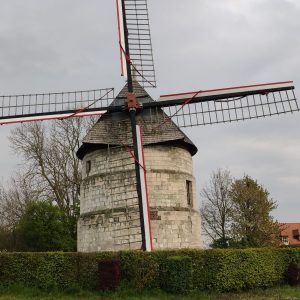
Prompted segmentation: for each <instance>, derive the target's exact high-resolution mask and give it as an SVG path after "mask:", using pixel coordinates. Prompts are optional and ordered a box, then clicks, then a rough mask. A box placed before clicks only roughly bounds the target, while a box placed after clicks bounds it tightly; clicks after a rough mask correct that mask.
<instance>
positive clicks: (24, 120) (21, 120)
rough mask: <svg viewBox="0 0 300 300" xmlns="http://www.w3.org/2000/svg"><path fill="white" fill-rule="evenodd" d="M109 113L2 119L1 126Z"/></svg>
mask: <svg viewBox="0 0 300 300" xmlns="http://www.w3.org/2000/svg"><path fill="white" fill-rule="evenodd" d="M106 112H107V111H106V110H101V111H93V112H79V113H71V114H70V113H68V114H57V115H45V116H36V117H22V118H10V119H4V120H3V119H2V120H1V119H0V125H6V124H17V123H28V122H36V121H49V120H62V119H68V118H80V117H90V116H101V115H104V114H105V113H106Z"/></svg>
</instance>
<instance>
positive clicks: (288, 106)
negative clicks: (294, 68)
mask: <svg viewBox="0 0 300 300" xmlns="http://www.w3.org/2000/svg"><path fill="white" fill-rule="evenodd" d="M294 89H295V87H294V85H293V82H292V81H285V82H277V83H268V84H259V85H248V86H242V87H233V88H225V89H215V90H206V91H198V92H191V93H181V94H172V95H165V96H162V97H160V99H159V101H157V102H155V104H154V103H146V104H144V108H145V107H149V108H150V109H154V108H155V107H156V108H157V107H161V108H163V110H164V112H165V114H166V115H167V117H166V119H170V120H172V121H173V122H175V123H176V125H177V126H179V127H192V126H200V125H211V124H218V123H227V122H233V121H243V120H248V119H254V118H263V117H267V116H273V115H280V114H285V113H293V112H296V111H299V106H298V103H297V100H296V96H295V93H294ZM156 108H155V109H156ZM166 121H167V120H166Z"/></svg>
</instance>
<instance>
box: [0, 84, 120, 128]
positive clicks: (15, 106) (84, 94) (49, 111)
mask: <svg viewBox="0 0 300 300" xmlns="http://www.w3.org/2000/svg"><path fill="white" fill-rule="evenodd" d="M113 99H114V89H113V88H107V89H97V90H84V91H76V92H60V93H41V94H27V95H10V96H0V124H1V125H3V124H11V123H20V122H29V121H39V120H51V119H65V118H70V117H84V116H91V115H101V114H104V113H105V112H106V109H105V107H108V106H109V105H110V103H111V101H112V100H113Z"/></svg>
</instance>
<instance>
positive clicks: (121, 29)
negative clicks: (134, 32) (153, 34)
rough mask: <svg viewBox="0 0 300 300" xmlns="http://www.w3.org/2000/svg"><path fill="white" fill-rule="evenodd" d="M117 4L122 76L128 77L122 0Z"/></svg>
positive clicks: (118, 0) (117, 1)
mask: <svg viewBox="0 0 300 300" xmlns="http://www.w3.org/2000/svg"><path fill="white" fill-rule="evenodd" d="M116 4H117V19H118V33H119V47H120V61H121V76H126V58H125V55H124V52H123V49H124V47H125V37H124V20H123V9H122V3H121V0H116Z"/></svg>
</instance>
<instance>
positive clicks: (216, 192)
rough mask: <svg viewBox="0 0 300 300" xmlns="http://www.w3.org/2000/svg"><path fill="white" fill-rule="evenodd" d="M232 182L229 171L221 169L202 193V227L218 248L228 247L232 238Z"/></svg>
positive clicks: (212, 176) (213, 175) (214, 174)
mask: <svg viewBox="0 0 300 300" xmlns="http://www.w3.org/2000/svg"><path fill="white" fill-rule="evenodd" d="M231 183H232V178H231V176H230V173H229V171H227V170H221V169H219V170H218V171H217V172H215V173H213V174H212V175H211V178H210V181H209V184H208V186H206V187H205V188H204V189H203V190H202V191H201V194H200V195H201V197H202V199H203V205H202V207H201V219H202V228H203V231H204V233H205V234H206V235H208V237H209V238H210V239H211V240H212V243H213V246H214V247H216V248H226V247H227V246H228V240H229V238H230V224H231V220H230V212H231V206H232V202H231V199H230V197H229V192H230V187H231Z"/></svg>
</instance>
